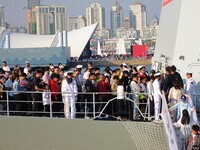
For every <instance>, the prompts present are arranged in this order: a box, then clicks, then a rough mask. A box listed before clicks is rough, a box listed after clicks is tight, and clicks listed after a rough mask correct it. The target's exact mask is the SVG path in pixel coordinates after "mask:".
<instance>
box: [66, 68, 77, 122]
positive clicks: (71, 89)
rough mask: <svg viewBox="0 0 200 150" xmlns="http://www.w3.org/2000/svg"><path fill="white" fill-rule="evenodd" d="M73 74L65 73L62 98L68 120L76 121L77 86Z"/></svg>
mask: <svg viewBox="0 0 200 150" xmlns="http://www.w3.org/2000/svg"><path fill="white" fill-rule="evenodd" d="M72 75H73V72H71V71H69V72H66V73H64V77H65V78H64V79H63V81H62V92H63V94H62V96H63V102H64V114H65V117H66V118H68V119H74V118H75V114H76V105H75V103H76V100H77V92H78V89H77V84H76V81H75V80H74V79H73V78H72Z"/></svg>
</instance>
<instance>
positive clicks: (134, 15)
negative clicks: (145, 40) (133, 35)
mask: <svg viewBox="0 0 200 150" xmlns="http://www.w3.org/2000/svg"><path fill="white" fill-rule="evenodd" d="M129 8H130V18H131V19H130V20H131V24H132V25H135V29H136V30H139V31H140V36H141V37H142V36H143V30H144V28H145V27H146V26H147V12H146V6H145V5H142V4H141V3H140V2H135V3H133V4H132V5H130V6H129Z"/></svg>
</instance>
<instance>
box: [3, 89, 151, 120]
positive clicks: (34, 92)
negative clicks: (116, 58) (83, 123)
mask: <svg viewBox="0 0 200 150" xmlns="http://www.w3.org/2000/svg"><path fill="white" fill-rule="evenodd" d="M5 92H6V100H0V103H1V102H4V103H6V104H7V105H6V111H0V112H3V113H5V112H6V115H7V116H9V115H10V113H18V112H21V113H34V114H44V113H46V114H47V112H41V111H39V112H37V111H13V110H9V105H10V104H11V103H32V104H33V103H43V101H34V100H30V101H26V100H9V94H10V93H13V94H14V93H17V94H22V93H23V94H28V93H29V94H39V93H40V94H42V93H43V92H42V91H0V93H5ZM46 93H49V94H80V95H92V99H93V100H92V101H87V102H86V101H84V102H75V103H76V104H85V106H86V105H88V104H92V105H93V112H87V110H86V109H87V108H85V112H84V114H85V117H86V115H87V114H93V118H94V119H95V118H97V117H100V116H101V115H102V114H104V113H103V112H104V111H105V109H106V107H107V106H108V105H109V103H111V102H112V101H114V100H116V99H117V92H77V93H69V92H46ZM122 93H124V100H125V101H130V102H131V103H133V104H134V105H135V106H136V108H137V110H138V112H139V113H140V114H141V116H142V117H143V118H144V120H146V119H148V120H151V119H152V118H151V117H150V98H149V95H148V94H147V93H127V92H122ZM102 94H109V95H113V96H116V97H115V98H112V99H110V100H108V102H102V101H96V95H102ZM133 94H134V95H137V96H138V95H141V94H143V95H145V96H146V97H147V103H136V102H135V101H134V100H132V99H130V98H129V97H128V95H133ZM52 103H54V104H55V103H58V104H59V103H63V102H62V101H53V102H52V99H51V96H50V112H48V113H49V114H50V118H52V117H53V113H59V114H61V113H62V114H63V112H53V110H52ZM98 104H105V106H104V107H103V109H102V110H101V111H100V112H99V111H96V110H95V108H96V105H98ZM140 104H146V105H147V106H146V109H145V113H142V112H141V111H140V109H139V106H138V105H140ZM147 110H148V112H147ZM81 113H82V114H83V112H76V114H81ZM96 114H98V115H97V116H96ZM145 114H148V116H145Z"/></svg>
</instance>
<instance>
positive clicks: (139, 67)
mask: <svg viewBox="0 0 200 150" xmlns="http://www.w3.org/2000/svg"><path fill="white" fill-rule="evenodd" d="M142 68H145V66H143V65H141V66H138V67H137V70H138V71H139V70H140V69H142Z"/></svg>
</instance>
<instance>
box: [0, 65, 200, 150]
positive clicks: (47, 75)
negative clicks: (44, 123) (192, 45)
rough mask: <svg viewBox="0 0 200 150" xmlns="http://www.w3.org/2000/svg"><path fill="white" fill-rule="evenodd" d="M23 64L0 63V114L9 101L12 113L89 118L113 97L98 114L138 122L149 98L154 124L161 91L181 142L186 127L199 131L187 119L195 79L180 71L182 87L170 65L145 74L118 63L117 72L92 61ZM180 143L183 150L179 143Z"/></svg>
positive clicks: (190, 111) (190, 74)
mask: <svg viewBox="0 0 200 150" xmlns="http://www.w3.org/2000/svg"><path fill="white" fill-rule="evenodd" d="M25 64H26V66H25V68H22V67H19V66H17V65H16V66H15V67H14V68H13V69H11V68H10V67H9V66H8V65H7V63H6V61H4V62H3V66H2V70H1V72H0V100H1V101H0V110H1V111H3V110H6V109H7V108H8V107H7V104H8V103H6V100H7V98H9V109H10V112H11V114H14V115H36V116H38V115H39V116H41V115H42V116H44V115H45V116H49V115H50V113H49V112H50V109H52V112H53V116H56V117H59V116H62V115H63V114H64V117H66V118H70V119H73V118H75V117H80V116H81V115H80V114H81V113H82V114H85V113H84V112H87V116H84V117H92V115H93V113H92V112H93V110H94V109H95V110H96V112H100V111H101V110H102V109H103V108H104V106H105V105H106V103H107V102H108V101H109V100H110V99H112V98H116V100H115V101H113V102H112V103H109V105H107V107H106V108H105V110H104V113H105V114H107V115H112V116H120V115H121V116H123V115H124V116H125V117H127V118H129V119H131V117H132V118H133V119H134V120H138V119H143V117H144V116H145V115H146V114H145V113H146V112H147V109H148V107H147V101H148V100H150V113H151V116H152V117H153V118H155V120H156V121H158V120H160V113H161V103H162V99H161V97H162V95H163V93H164V96H165V98H166V100H167V103H168V106H169V111H170V113H171V115H172V120H173V123H174V126H175V127H178V128H180V131H181V133H182V134H180V139H181V142H183V143H185V142H186V140H187V138H188V137H187V135H188V134H189V133H190V132H191V129H192V131H194V132H195V131H197V129H198V131H199V127H198V126H197V125H195V122H193V121H194V120H193V118H192V117H191V114H192V112H193V111H195V108H194V106H193V104H192V101H191V99H190V97H191V95H193V94H195V81H194V80H193V78H192V72H190V71H188V72H186V79H187V81H186V87H184V84H183V79H182V77H181V76H180V74H179V73H178V72H177V71H176V67H175V66H168V67H166V68H165V71H164V72H161V71H158V72H155V70H151V71H150V72H149V73H148V72H147V71H146V67H145V66H137V67H133V66H131V65H130V66H129V65H128V64H126V63H123V64H121V66H119V68H118V69H115V70H112V69H110V68H109V67H106V68H105V69H104V71H103V72H102V73H101V72H100V68H98V67H96V68H94V67H93V65H92V62H89V63H88V66H87V67H86V68H85V69H84V68H83V66H82V65H78V66H76V67H75V68H73V69H72V70H70V71H67V72H65V67H64V66H63V65H62V64H58V66H57V67H55V66H54V65H53V64H49V66H48V67H46V68H45V69H37V70H35V71H33V69H32V68H31V66H30V63H29V62H28V61H26V62H25ZM5 91H8V95H7V93H6V92H5ZM93 93H98V94H95V95H93ZM126 93H129V94H126ZM126 98H128V99H132V100H133V101H134V105H133V103H131V102H127V101H125V99H126ZM94 99H95V102H96V104H95V106H94V105H93V101H94ZM20 101H21V102H23V103H21V102H20ZM94 107H95V108H94ZM27 112H32V113H31V114H30V113H27ZM41 112H43V113H41ZM63 112H64V113H63ZM124 116H123V117H124ZM82 117H83V116H82ZM198 137H199V136H198ZM193 140H194V141H195V140H197V139H193ZM190 143H191V142H189V144H190ZM193 143H194V142H193ZM187 144H188V143H187ZM182 145H183V147H182V149H183V148H184V146H185V145H184V144H182Z"/></svg>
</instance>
